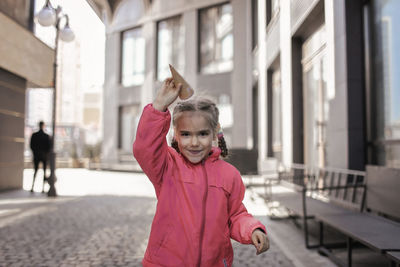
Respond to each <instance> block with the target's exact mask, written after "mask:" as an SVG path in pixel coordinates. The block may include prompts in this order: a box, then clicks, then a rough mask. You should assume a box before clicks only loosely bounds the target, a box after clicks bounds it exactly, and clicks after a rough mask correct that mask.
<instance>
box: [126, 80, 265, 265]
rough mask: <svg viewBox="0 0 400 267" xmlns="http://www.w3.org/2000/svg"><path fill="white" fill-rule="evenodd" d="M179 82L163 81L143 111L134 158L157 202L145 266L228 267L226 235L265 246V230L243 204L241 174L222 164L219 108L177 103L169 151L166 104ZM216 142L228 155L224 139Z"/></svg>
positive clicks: (204, 103)
mask: <svg viewBox="0 0 400 267" xmlns="http://www.w3.org/2000/svg"><path fill="white" fill-rule="evenodd" d="M181 87H182V85H181V84H178V85H177V86H175V84H174V82H173V79H172V78H168V79H166V80H165V81H164V84H163V85H162V87H161V89H160V90H159V92H158V94H157V96H156V99H155V100H154V102H153V104H149V105H147V106H146V107H145V108H144V111H143V114H142V117H141V119H140V122H139V126H138V130H137V134H136V140H135V143H134V145H133V153H134V155H135V157H136V159H137V161H138V162H139V164H140V166H141V167H142V169H143V171H144V172H145V173H146V174H147V176H148V177H149V179H150V181H151V182H152V183H153V185H154V188H155V191H156V195H157V199H158V203H157V210H156V214H155V216H154V219H153V224H152V227H151V233H150V237H149V242H148V246H147V250H146V253H145V255H144V259H143V262H142V263H143V266H144V267H147V266H182V267H192V266H193V267H195V266H196V267H198V266H205V267H218V266H221V267H226V266H231V265H232V262H233V250H232V245H231V241H230V238H233V239H235V240H237V241H238V242H240V243H242V244H251V243H253V244H254V246H255V247H256V249H257V254H260V253H262V252H264V251H266V250H267V249H268V248H269V241H268V238H267V236H266V234H265V233H266V230H265V227H264V225H262V224H261V223H260V222H259V221H258V220H256V219H254V218H253V217H252V216H251V215H250V214H249V213H248V212H247V210H246V208H245V207H244V205H243V203H242V200H243V197H244V191H245V188H244V185H243V182H242V179H241V177H240V174H239V172H238V171H237V170H236V169H235V168H234V167H233V166H231V165H230V164H228V163H226V162H225V161H223V160H220V159H219V157H220V154H221V148H216V147H212V141H213V140H215V139H216V138H217V130H218V125H219V124H218V109H217V107H216V105H215V104H214V103H213V102H211V101H210V100H207V99H196V100H188V101H184V102H180V103H178V104H177V105H176V107H175V109H174V112H173V126H174V140H173V142H172V145H173V147H175V148H172V147H169V146H168V145H167V141H166V135H167V133H168V130H169V127H170V121H171V115H170V113H169V111H168V107H169V105H170V104H171V103H173V102H174V101H175V100H176V98H177V97H178V94H179V91H180V89H181ZM218 135H219V138H220V139H221V140H220V142H219V144H220V146H221V147H222V151H223V152H224V154H226V152H227V149H226V147H225V145H224V143H225V142H224V141H223V137H222V136H221V135H220V134H218Z"/></svg>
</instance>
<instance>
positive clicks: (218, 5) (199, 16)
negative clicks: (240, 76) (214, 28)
mask: <svg viewBox="0 0 400 267" xmlns="http://www.w3.org/2000/svg"><path fill="white" fill-rule="evenodd" d="M227 4H229V5H231V8H232V14H231V15H232V38H233V40H232V69H231V70H229V71H217V72H212V73H208V72H203V70H202V66H201V27H202V25H201V13H202V12H204V11H205V10H208V9H211V8H218V7H221V6H224V5H227ZM233 27H234V25H233V5H232V3H231V2H230V1H226V2H221V3H216V4H213V5H209V6H206V7H202V8H200V9H198V10H197V47H198V49H197V73H199V74H201V75H213V74H221V73H227V72H231V71H232V70H233V63H234V57H235V55H234V41H235V40H234V38H235V37H234V34H233V32H234V31H233Z"/></svg>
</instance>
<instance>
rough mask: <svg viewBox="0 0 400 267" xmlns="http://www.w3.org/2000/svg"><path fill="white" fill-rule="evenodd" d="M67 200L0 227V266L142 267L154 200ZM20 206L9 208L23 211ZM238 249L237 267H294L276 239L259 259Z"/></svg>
mask: <svg viewBox="0 0 400 267" xmlns="http://www.w3.org/2000/svg"><path fill="white" fill-rule="evenodd" d="M62 200H63V201H54V202H51V201H50V202H44V203H41V204H40V207H38V208H35V209H39V210H38V211H37V212H36V213H33V214H28V215H27V216H25V217H22V218H16V219H15V220H14V221H12V220H9V223H8V224H7V225H3V226H2V227H1V228H0V236H1V239H0V248H1V254H0V266H141V263H140V262H141V259H142V257H143V254H144V251H145V248H146V244H147V236H148V234H149V231H150V225H151V221H152V218H153V215H154V210H155V204H156V201H155V199H154V198H149V197H135V196H131V197H130V196H83V197H78V198H73V197H70V198H63V199H62ZM0 203H1V202H0ZM18 205H20V204H8V205H7V206H8V208H12V207H13V206H14V208H16V209H18ZM30 210H31V209H30ZM33 210H34V209H33ZM5 219H6V218H4V217H3V218H1V219H0V221H1V220H5ZM234 250H235V257H236V258H235V259H236V260H235V263H234V266H236V267H239V266H293V265H292V264H291V262H290V261H289V260H288V259H287V258H286V257H285V256H284V255H283V254H282V252H281V251H280V250H279V248H278V247H276V246H275V245H274V243H273V241H272V244H271V250H270V252H269V253H264V254H262V255H259V256H255V249H254V247H252V246H244V245H240V244H238V243H236V242H235V243H234Z"/></svg>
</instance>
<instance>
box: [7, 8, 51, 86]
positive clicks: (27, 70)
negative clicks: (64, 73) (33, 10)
mask: <svg viewBox="0 0 400 267" xmlns="http://www.w3.org/2000/svg"><path fill="white" fill-rule="evenodd" d="M0 25H1V27H0V40H1V41H0V67H1V68H3V69H6V70H8V71H10V72H12V73H14V74H16V75H18V76H21V77H23V78H25V79H26V80H28V81H29V82H32V83H34V84H36V85H38V86H39V87H51V85H52V79H53V62H54V50H53V49H51V48H50V47H48V46H47V45H45V44H44V43H43V42H42V41H40V40H39V39H37V38H36V37H35V36H34V35H33V34H32V33H31V32H30V31H28V30H27V29H25V28H24V27H22V26H21V25H19V24H18V23H17V22H15V21H13V20H12V19H11V18H10V17H8V16H6V15H5V14H4V13H1V12H0Z"/></svg>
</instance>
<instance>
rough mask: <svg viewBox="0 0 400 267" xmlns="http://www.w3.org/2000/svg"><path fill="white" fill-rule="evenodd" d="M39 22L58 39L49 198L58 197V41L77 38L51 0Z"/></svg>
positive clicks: (39, 14) (41, 12)
mask: <svg viewBox="0 0 400 267" xmlns="http://www.w3.org/2000/svg"><path fill="white" fill-rule="evenodd" d="M63 18H65V24H64V27H63V28H61V21H62V19H63ZM37 20H38V22H39V24H40V25H42V26H45V27H47V26H52V25H53V26H54V27H55V28H56V38H55V44H54V64H53V86H54V91H53V114H52V130H53V137H52V138H51V150H50V177H49V180H48V182H49V185H50V189H49V192H47V196H49V197H56V196H57V191H56V187H55V183H56V180H57V178H56V152H55V137H56V105H57V59H58V41H59V39H61V40H63V41H65V42H71V41H73V40H74V38H75V34H74V32H73V31H72V30H71V28H70V27H69V18H68V15H67V14H63V13H62V8H61V7H60V6H57V8H54V7H53V6H52V5H51V3H50V0H46V4H45V5H44V7H43V8H42V9H41V10H40V11H39V13H38V15H37Z"/></svg>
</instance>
